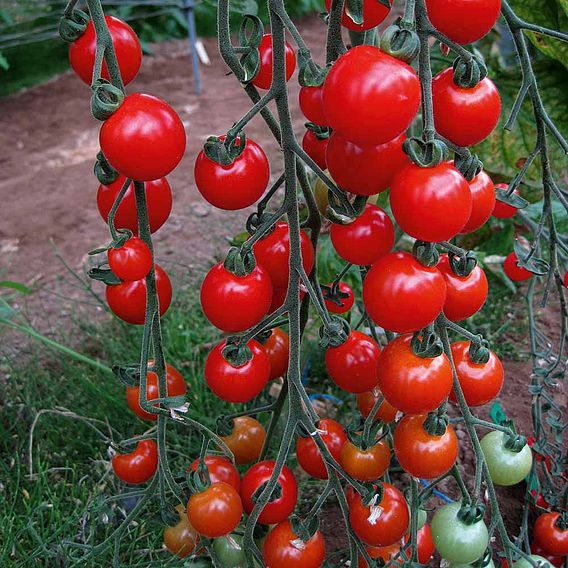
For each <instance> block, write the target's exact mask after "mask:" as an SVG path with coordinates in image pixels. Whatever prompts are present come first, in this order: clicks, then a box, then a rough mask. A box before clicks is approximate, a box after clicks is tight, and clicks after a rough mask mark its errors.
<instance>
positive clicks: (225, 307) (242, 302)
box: [201, 262, 272, 333]
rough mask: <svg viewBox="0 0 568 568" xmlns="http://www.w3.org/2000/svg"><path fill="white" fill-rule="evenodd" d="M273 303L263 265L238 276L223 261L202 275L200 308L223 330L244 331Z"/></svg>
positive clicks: (255, 322)
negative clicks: (203, 277)
mask: <svg viewBox="0 0 568 568" xmlns="http://www.w3.org/2000/svg"><path fill="white" fill-rule="evenodd" d="M271 303H272V281H271V280H270V275H269V274H268V272H267V271H266V270H264V268H262V266H260V265H256V266H255V267H254V269H253V271H252V272H251V273H250V274H247V275H245V276H238V275H236V274H233V273H232V272H230V271H229V270H227V269H226V268H225V267H224V265H223V263H222V262H219V263H218V264H216V265H215V266H214V267H213V268H212V269H211V270H210V271H209V272H208V273H207V276H205V279H204V280H203V284H202V285H201V307H202V308H203V313H204V314H205V316H206V317H207V319H208V320H209V321H210V322H211V323H212V324H213V325H214V326H215V327H218V328H219V329H222V330H223V331H226V332H230V333H235V332H238V331H244V330H245V329H249V328H251V327H253V326H254V325H256V324H257V323H259V322H260V321H261V320H262V318H263V317H264V316H265V315H266V314H267V313H268V310H269V308H270V304H271Z"/></svg>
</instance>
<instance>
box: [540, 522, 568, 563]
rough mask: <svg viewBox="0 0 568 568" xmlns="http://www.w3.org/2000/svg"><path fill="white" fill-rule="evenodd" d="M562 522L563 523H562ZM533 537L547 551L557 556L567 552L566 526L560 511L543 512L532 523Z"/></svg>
mask: <svg viewBox="0 0 568 568" xmlns="http://www.w3.org/2000/svg"><path fill="white" fill-rule="evenodd" d="M563 523H564V524H563ZM533 535H534V539H535V541H536V542H537V543H538V545H539V546H540V547H541V548H542V549H543V550H544V551H545V552H546V553H547V554H554V555H557V556H566V555H567V554H568V528H567V527H566V520H562V519H561V518H560V513H557V512H553V513H543V514H542V515H540V516H539V517H538V519H537V520H536V522H535V524H534V532H533Z"/></svg>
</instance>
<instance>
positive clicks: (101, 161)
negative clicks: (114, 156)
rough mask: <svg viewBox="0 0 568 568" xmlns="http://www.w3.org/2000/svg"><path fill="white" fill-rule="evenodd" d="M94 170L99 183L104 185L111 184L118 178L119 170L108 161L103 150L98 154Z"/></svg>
mask: <svg viewBox="0 0 568 568" xmlns="http://www.w3.org/2000/svg"><path fill="white" fill-rule="evenodd" d="M94 171H95V176H96V177H97V179H98V180H99V183H102V184H103V185H109V184H111V183H113V182H114V181H116V179H117V178H118V172H117V171H116V170H115V169H114V168H113V167H112V166H111V165H110V164H109V163H108V161H107V159H106V158H105V156H104V154H103V153H102V152H99V153H98V154H97V161H96V162H95V167H94Z"/></svg>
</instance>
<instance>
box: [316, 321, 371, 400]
mask: <svg viewBox="0 0 568 568" xmlns="http://www.w3.org/2000/svg"><path fill="white" fill-rule="evenodd" d="M379 352H380V348H379V346H378V344H377V342H376V341H375V340H374V339H372V338H371V337H369V336H368V335H365V334H364V333H361V332H360V331H351V332H350V333H349V336H348V337H347V341H346V342H345V343H343V344H341V345H339V346H338V347H330V348H328V349H327V351H326V352H325V366H326V368H327V372H328V373H329V376H330V377H331V380H332V381H333V382H334V383H335V384H336V385H337V386H338V387H340V388H342V389H343V390H345V391H347V392H352V393H362V392H366V391H370V390H372V389H373V388H375V387H376V386H377V361H378V359H379Z"/></svg>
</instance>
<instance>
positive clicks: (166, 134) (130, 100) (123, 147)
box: [99, 93, 185, 181]
mask: <svg viewBox="0 0 568 568" xmlns="http://www.w3.org/2000/svg"><path fill="white" fill-rule="evenodd" d="M99 142H100V145H101V150H102V152H103V154H104V155H105V157H106V159H107V160H108V162H109V163H110V164H111V165H112V166H113V167H114V168H115V169H116V170H117V171H118V172H120V173H121V174H123V175H125V176H126V177H129V178H131V179H134V180H138V181H148V180H154V179H158V178H161V177H164V176H165V175H167V174H169V173H170V172H171V171H172V170H173V169H174V168H175V167H176V166H177V165H178V164H179V162H180V160H181V159H182V157H183V153H184V152H185V129H184V126H183V124H182V122H181V120H180V118H179V116H178V115H177V114H176V112H175V111H174V109H173V108H172V107H171V106H170V105H168V104H167V103H166V102H164V101H163V100H161V99H158V98H157V97H153V96H151V95H145V94H142V93H134V94H133V95H128V96H127V97H126V98H125V99H124V101H123V103H122V105H120V108H119V109H118V110H117V111H116V112H115V113H114V114H112V115H111V116H110V118H108V119H107V120H105V122H104V123H103V125H102V127H101V131H100V134H99Z"/></svg>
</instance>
